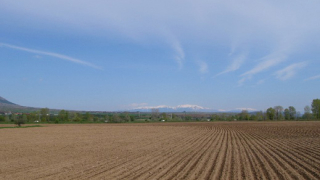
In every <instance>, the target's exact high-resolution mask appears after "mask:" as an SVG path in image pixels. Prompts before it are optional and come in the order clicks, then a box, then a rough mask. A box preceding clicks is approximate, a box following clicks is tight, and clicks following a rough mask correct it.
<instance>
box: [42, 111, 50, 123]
mask: <svg viewBox="0 0 320 180" xmlns="http://www.w3.org/2000/svg"><path fill="white" fill-rule="evenodd" d="M40 115H41V122H48V119H49V109H48V108H42V109H41V110H40Z"/></svg>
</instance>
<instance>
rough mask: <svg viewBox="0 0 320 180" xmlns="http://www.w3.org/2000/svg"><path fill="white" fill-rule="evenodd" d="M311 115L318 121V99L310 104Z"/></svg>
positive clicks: (319, 115)
mask: <svg viewBox="0 0 320 180" xmlns="http://www.w3.org/2000/svg"><path fill="white" fill-rule="evenodd" d="M311 110H312V114H313V116H314V117H315V118H316V119H320V99H314V100H313V101H312V104H311Z"/></svg>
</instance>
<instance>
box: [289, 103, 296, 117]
mask: <svg viewBox="0 0 320 180" xmlns="http://www.w3.org/2000/svg"><path fill="white" fill-rule="evenodd" d="M296 114H297V111H296V108H294V107H293V106H289V115H290V120H294V119H295V118H296Z"/></svg>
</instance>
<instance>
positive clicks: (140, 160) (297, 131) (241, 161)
mask: <svg viewBox="0 0 320 180" xmlns="http://www.w3.org/2000/svg"><path fill="white" fill-rule="evenodd" d="M0 179H320V122H250V123H249V122H212V123H210V122H207V123H150V124H93V125H88V124H85V125H78V124H77V125H45V127H36V128H19V129H16V128H15V129H0Z"/></svg>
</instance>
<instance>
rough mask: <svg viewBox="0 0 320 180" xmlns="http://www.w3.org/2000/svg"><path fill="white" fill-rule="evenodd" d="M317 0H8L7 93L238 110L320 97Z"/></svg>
mask: <svg viewBox="0 0 320 180" xmlns="http://www.w3.org/2000/svg"><path fill="white" fill-rule="evenodd" d="M319 17H320V2H319V1H315V0H310V1H303V2H302V1H288V0H284V1H264V0H261V1H254V0H245V1H233V0H226V1H208V0H199V1H189V0H187V1H186V0H184V1H182V0H180V1H167V0H163V1H138V0H132V1H122V0H117V1H102V0H92V1H84V0H68V1H62V0H55V1H42V0H32V1H31V0H25V1H8V0H0V84H1V86H0V96H2V97H4V98H6V99H8V100H10V101H12V102H14V103H17V104H21V105H25V106H34V107H48V108H58V109H74V110H103V111H104V110H106V111H113V110H125V109H131V108H136V107H141V106H158V105H168V106H177V105H183V104H194V105H199V106H203V107H207V108H212V109H221V110H232V109H237V108H251V109H257V110H265V109H267V108H268V107H273V106H276V105H282V106H283V107H288V106H290V105H292V106H294V107H296V108H297V109H298V110H299V111H301V112H303V107H304V106H306V105H310V104H311V102H312V99H315V98H320V71H319V67H320V51H319V49H320V25H319Z"/></svg>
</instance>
